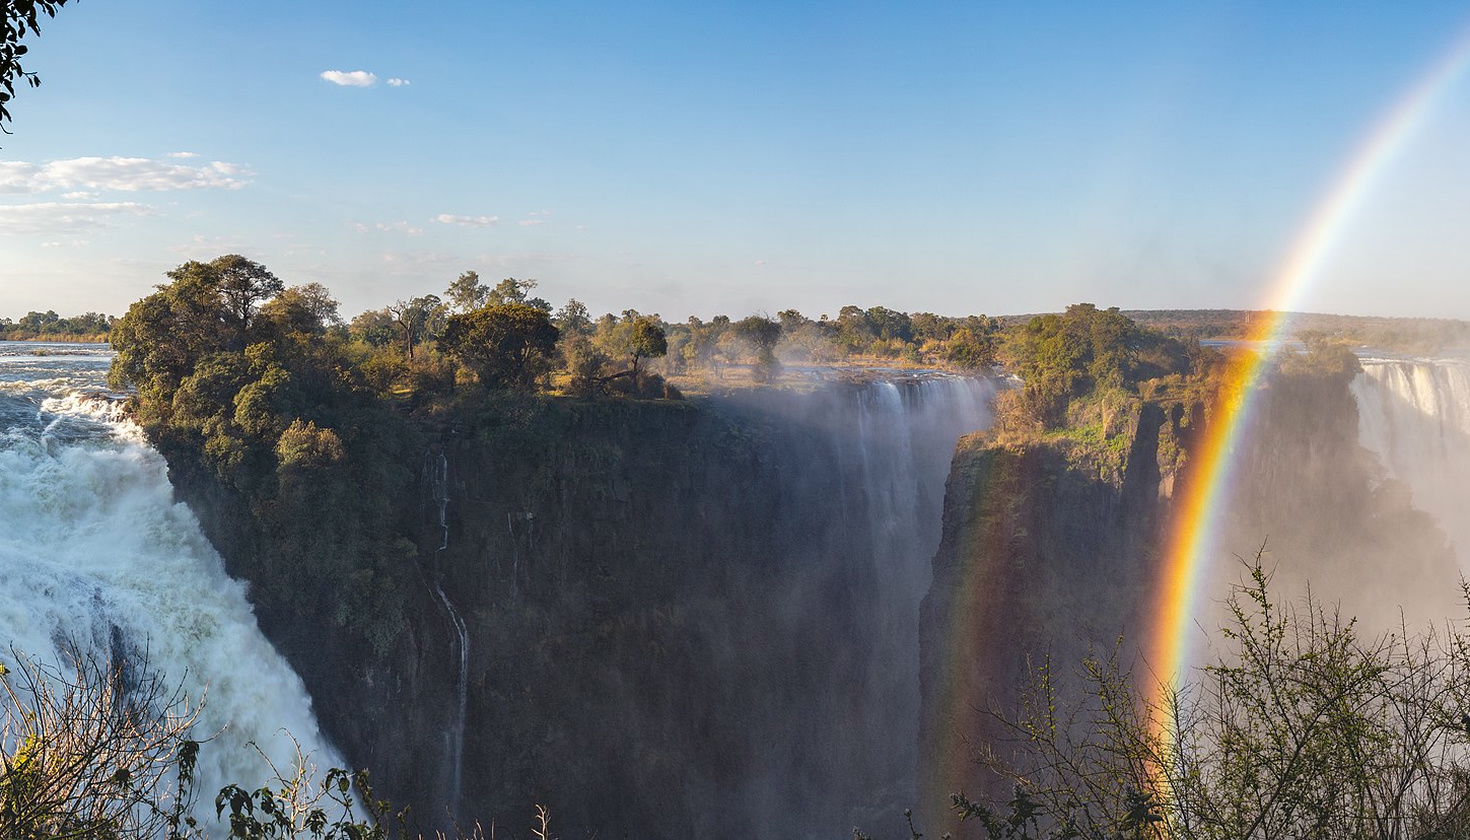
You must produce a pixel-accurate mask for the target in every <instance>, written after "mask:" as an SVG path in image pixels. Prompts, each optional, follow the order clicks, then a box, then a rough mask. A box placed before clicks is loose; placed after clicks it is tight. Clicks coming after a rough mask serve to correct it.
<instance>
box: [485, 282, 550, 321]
mask: <svg viewBox="0 0 1470 840" xmlns="http://www.w3.org/2000/svg"><path fill="white" fill-rule="evenodd" d="M537 285H538V284H537V283H536V281H535V280H517V279H516V278H514V277H507V278H505V279H504V280H501V281H500V282H499V283H496V284H495V288H493V289H491V290H490V294H489V297H488V299H489V301H490V302H491V303H524V304H526V305H527V306H532V307H535V308H536V309H540V310H542V311H544V312H547V313H549V312H551V304H549V303H547V302H546V301H545V300H543V299H542V298H539V297H531V290H532V289H534V288H536V286H537Z"/></svg>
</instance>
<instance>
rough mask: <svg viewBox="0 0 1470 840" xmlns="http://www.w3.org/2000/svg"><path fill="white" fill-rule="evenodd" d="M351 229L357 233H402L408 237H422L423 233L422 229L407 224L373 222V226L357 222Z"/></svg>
mask: <svg viewBox="0 0 1470 840" xmlns="http://www.w3.org/2000/svg"><path fill="white" fill-rule="evenodd" d="M353 227H355V228H357V231H358V233H368V232H370V231H375V230H376V231H380V232H382V233H403V234H407V235H409V236H422V235H423V233H424V229H423V228H420V227H414V226H413V225H411V224H409V223H408V222H375V223H373V224H367V223H366V222H358V223H357V224H355V225H353Z"/></svg>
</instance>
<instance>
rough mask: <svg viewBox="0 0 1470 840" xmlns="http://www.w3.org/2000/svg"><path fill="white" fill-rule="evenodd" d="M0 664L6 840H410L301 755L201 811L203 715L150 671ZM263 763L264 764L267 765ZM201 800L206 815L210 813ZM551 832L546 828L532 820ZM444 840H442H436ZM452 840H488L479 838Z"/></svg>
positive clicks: (88, 662) (363, 781)
mask: <svg viewBox="0 0 1470 840" xmlns="http://www.w3.org/2000/svg"><path fill="white" fill-rule="evenodd" d="M10 660H11V661H10V664H9V665H5V664H0V732H3V736H4V737H3V738H0V837H5V838H7V840H205V838H208V837H224V838H230V840H296V839H297V838H299V839H300V840H306V838H310V840H388V838H399V840H407V838H409V837H410V836H414V835H412V834H411V832H410V830H409V828H408V826H407V819H406V816H407V814H406V812H403V811H394V809H393V808H392V806H391V805H389V804H388V803H387V802H384V801H380V800H378V799H376V798H374V795H373V789H372V786H371V784H370V782H369V779H368V775H367V773H365V772H348V771H346V770H342V769H338V768H331V769H328V770H326V772H325V773H322V774H320V775H318V773H317V771H316V769H315V768H314V767H313V765H312V763H311V757H310V756H308V755H302V754H301V751H300V747H299V745H298V747H297V755H296V760H295V761H294V762H293V763H292V766H290V767H278V766H275V765H272V764H270V763H269V760H268V759H267V760H266V764H267V766H269V767H270V772H271V773H272V774H273V776H272V778H269V779H265V780H262V781H263V783H262V784H259V785H258V786H256V785H252V786H251V787H250V788H244V787H241V786H240V785H239V784H230V785H227V786H226V787H224V788H223V789H222V790H220V791H219V792H218V794H217V795H216V796H214V799H213V806H214V808H213V810H214V816H215V819H214V820H211V819H210V818H209V817H207V816H201V815H200V813H199V809H198V808H196V807H195V806H196V801H197V799H198V794H199V791H198V790H197V786H198V779H197V777H196V775H195V770H196V768H197V766H198V761H199V757H200V754H201V752H202V751H207V750H210V749H217V748H218V747H217V745H215V744H212V743H209V742H208V741H204V742H201V741H199V740H195V738H196V733H195V732H194V729H193V727H194V723H195V721H196V720H197V719H198V715H199V711H200V708H199V706H197V705H191V703H190V699H189V698H187V697H184V696H183V695H182V694H181V693H180V692H179V690H178V689H177V688H176V687H174V686H172V685H170V684H169V683H168V682H167V680H166V678H165V676H164V675H163V674H160V673H158V672H156V671H154V670H152V669H151V668H150V667H149V664H148V662H147V661H146V660H141V659H137V658H129V659H127V660H125V661H114V662H107V663H104V662H102V661H100V660H99V659H98V658H96V657H93V656H90V655H87V654H82V653H74V654H73V655H71V656H70V657H69V658H68V659H67V661H65V662H63V663H58V664H55V665H52V664H46V663H40V662H37V661H35V660H33V659H31V658H29V657H27V656H25V655H23V654H19V653H14V652H12V655H11V657H10ZM261 757H262V758H263V759H264V754H263V753H262V754H261ZM207 802H208V800H206V804H205V805H204V807H205V808H207V807H208V804H207ZM536 813H537V819H538V824H539V825H540V826H541V830H542V831H543V832H545V830H546V827H547V822H548V818H549V814H548V812H547V811H546V810H545V809H544V808H540V807H537V809H536ZM437 836H438V837H441V838H443V837H444V835H442V834H440V835H437ZM455 837H456V838H465V840H481V838H482V837H483V835H482V834H481V833H480V831H479V830H478V828H476V829H473V830H472V831H471V832H470V833H469V834H463V833H456V834H455Z"/></svg>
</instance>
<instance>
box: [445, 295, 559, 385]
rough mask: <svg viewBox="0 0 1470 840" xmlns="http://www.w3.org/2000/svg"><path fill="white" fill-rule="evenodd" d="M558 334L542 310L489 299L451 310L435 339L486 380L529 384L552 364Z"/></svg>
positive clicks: (497, 383)
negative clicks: (453, 312) (467, 308)
mask: <svg viewBox="0 0 1470 840" xmlns="http://www.w3.org/2000/svg"><path fill="white" fill-rule="evenodd" d="M557 335H558V331H557V328H556V327H555V326H553V325H552V323H551V316H550V315H548V314H547V312H546V310H544V309H541V308H539V307H535V306H532V305H530V304H526V303H514V302H511V303H493V304H490V305H488V306H483V307H480V308H479V309H475V310H473V311H471V312H464V313H460V314H458V315H452V316H450V318H449V323H448V325H447V326H446V327H445V328H444V336H443V338H441V339H440V341H439V343H440V346H441V347H443V348H444V350H445V351H446V352H448V353H449V354H450V355H452V356H455V357H456V358H458V359H459V360H460V361H461V362H462V363H464V365H465V367H468V368H470V369H471V370H473V371H474V372H475V375H476V376H477V377H479V379H480V381H481V382H482V383H484V384H485V385H487V386H489V387H492V388H517V389H521V390H527V389H530V388H532V387H533V386H534V385H535V384H536V380H537V379H538V378H539V377H541V376H542V375H543V374H545V373H546V372H547V371H549V370H550V369H551V366H552V359H553V358H554V355H555V353H556V339H557Z"/></svg>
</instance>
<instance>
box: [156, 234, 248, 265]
mask: <svg viewBox="0 0 1470 840" xmlns="http://www.w3.org/2000/svg"><path fill="white" fill-rule="evenodd" d="M168 250H169V251H170V252H172V253H175V254H179V255H181V256H184V257H187V258H189V259H199V260H204V259H212V258H214V257H217V256H219V255H220V254H239V253H244V252H248V251H251V250H253V249H251V248H249V247H247V246H246V244H245V242H244V241H242V240H241V239H240V238H239V237H236V236H205V235H204V234H202V233H196V234H194V235H193V236H191V237H189V241H188V242H187V243H184V244H180V245H170V246H168Z"/></svg>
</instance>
